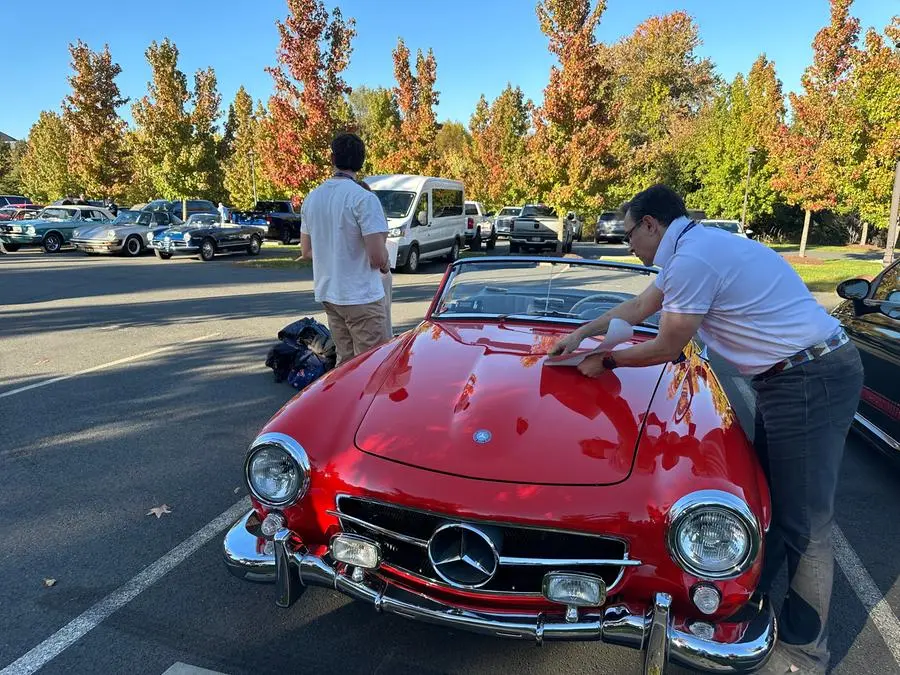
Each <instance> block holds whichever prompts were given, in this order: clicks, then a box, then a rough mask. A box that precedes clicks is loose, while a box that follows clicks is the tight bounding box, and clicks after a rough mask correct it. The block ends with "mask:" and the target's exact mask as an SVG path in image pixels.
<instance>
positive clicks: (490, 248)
mask: <svg viewBox="0 0 900 675" xmlns="http://www.w3.org/2000/svg"><path fill="white" fill-rule="evenodd" d="M495 246H497V235H496V234H495V235H493V236H492V237H491V238H490V239H488V240H487V243H486V244H485V246H484V247H485V248H486V249H487V250H488V251H493V250H494V247H495Z"/></svg>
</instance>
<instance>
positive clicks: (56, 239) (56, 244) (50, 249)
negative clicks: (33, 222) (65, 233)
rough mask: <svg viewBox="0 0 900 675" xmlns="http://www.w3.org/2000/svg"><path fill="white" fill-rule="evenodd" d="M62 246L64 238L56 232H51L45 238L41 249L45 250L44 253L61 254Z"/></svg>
mask: <svg viewBox="0 0 900 675" xmlns="http://www.w3.org/2000/svg"><path fill="white" fill-rule="evenodd" d="M62 245H63V238H62V237H61V236H59V235H58V234H57V233H56V232H51V233H50V234H48V235H47V236H46V237H44V241H43V242H42V243H41V248H43V249H44V253H59V250H60V249H61V248H62Z"/></svg>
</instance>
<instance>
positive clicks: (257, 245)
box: [247, 234, 262, 255]
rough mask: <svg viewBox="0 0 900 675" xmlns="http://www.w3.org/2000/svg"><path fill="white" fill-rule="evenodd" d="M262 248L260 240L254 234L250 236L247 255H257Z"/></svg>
mask: <svg viewBox="0 0 900 675" xmlns="http://www.w3.org/2000/svg"><path fill="white" fill-rule="evenodd" d="M261 249H262V242H261V241H260V240H259V237H257V236H256V235H255V234H253V235H251V236H250V244H249V245H248V246H247V255H259V252H260V250H261Z"/></svg>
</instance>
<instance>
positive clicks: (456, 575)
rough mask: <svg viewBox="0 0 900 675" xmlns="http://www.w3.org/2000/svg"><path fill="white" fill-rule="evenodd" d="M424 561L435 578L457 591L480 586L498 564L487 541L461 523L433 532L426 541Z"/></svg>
mask: <svg viewBox="0 0 900 675" xmlns="http://www.w3.org/2000/svg"><path fill="white" fill-rule="evenodd" d="M428 559H429V560H430V561H431V565H432V567H434V571H435V572H436V573H437V575H438V576H439V577H440V578H441V579H443V580H444V581H446V582H447V583H448V584H450V585H451V586H455V587H457V588H480V587H481V586H484V585H485V584H486V583H488V582H489V581H490V580H491V579H493V578H494V575H495V574H496V573H497V568H498V567H499V565H500V554H499V553H498V552H497V547H496V546H494V542H493V541H491V538H490V537H489V536H488V535H487V534H485V533H484V532H482V531H481V530H479V529H478V528H477V527H474V526H472V525H467V524H465V523H448V524H447V525H442V526H441V527H439V528H438V529H437V530H435V531H434V534H433V535H431V539H430V540H429V541H428Z"/></svg>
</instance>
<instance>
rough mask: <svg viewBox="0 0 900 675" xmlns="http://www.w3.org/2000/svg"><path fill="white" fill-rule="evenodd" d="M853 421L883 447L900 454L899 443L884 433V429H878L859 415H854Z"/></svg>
mask: <svg viewBox="0 0 900 675" xmlns="http://www.w3.org/2000/svg"><path fill="white" fill-rule="evenodd" d="M853 419H854V420H855V421H856V422H857V423H859V425H860V426H861V427H862V428H863V429H865V430H866V431H867V432H869V433H870V434H872V435H873V436H874V437H875V438H877V439H878V440H879V441H881V442H882V443H884V444H885V445H887V446H888V447H889V448H890V449H891V450H896V451H897V452H900V441H898V440H897V439H895V438H894V437H893V436H891V435H890V434H888V433H887V432H886V431H884V429H882V428H881V427H879V426H878V425H876V424H875V423H874V422H872V421H871V420H869V419H866V418H865V417H863V416H862V415H860V414H859V413H856V414H855V415H854V416H853Z"/></svg>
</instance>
